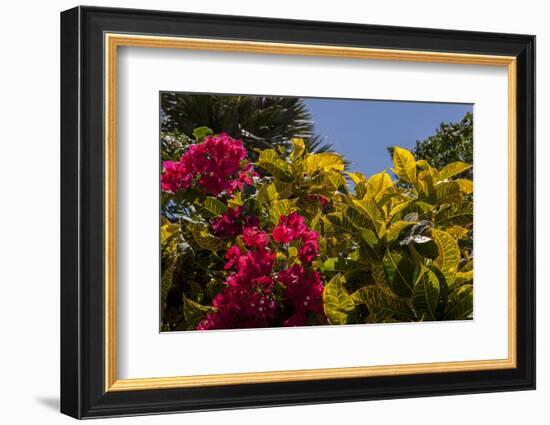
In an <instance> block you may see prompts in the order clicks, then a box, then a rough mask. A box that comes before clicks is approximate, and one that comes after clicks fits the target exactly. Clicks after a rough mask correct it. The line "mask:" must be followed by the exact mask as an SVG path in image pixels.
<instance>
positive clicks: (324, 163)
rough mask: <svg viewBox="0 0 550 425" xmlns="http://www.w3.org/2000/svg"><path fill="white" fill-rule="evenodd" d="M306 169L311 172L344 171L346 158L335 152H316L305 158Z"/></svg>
mask: <svg viewBox="0 0 550 425" xmlns="http://www.w3.org/2000/svg"><path fill="white" fill-rule="evenodd" d="M304 164H305V167H306V171H307V172H308V173H310V174H313V173H315V172H316V171H319V170H322V171H329V170H336V171H344V160H343V159H342V157H341V156H340V155H338V154H335V153H328V152H325V153H315V154H313V155H309V156H308V157H307V158H305V159H304Z"/></svg>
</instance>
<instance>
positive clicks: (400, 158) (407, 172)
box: [393, 146, 416, 184]
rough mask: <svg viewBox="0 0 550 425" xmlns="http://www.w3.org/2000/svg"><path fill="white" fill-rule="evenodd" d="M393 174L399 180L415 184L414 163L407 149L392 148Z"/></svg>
mask: <svg viewBox="0 0 550 425" xmlns="http://www.w3.org/2000/svg"><path fill="white" fill-rule="evenodd" d="M393 172H394V173H395V175H396V176H398V177H399V178H400V179H401V180H403V181H406V182H408V183H411V184H416V161H415V159H414V156H413V155H412V153H410V152H409V151H408V150H407V149H403V148H400V147H399V146H395V147H394V148H393Z"/></svg>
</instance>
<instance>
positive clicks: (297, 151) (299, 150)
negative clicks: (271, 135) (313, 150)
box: [290, 138, 306, 161]
mask: <svg viewBox="0 0 550 425" xmlns="http://www.w3.org/2000/svg"><path fill="white" fill-rule="evenodd" d="M305 150H306V145H305V144H304V141H303V139H299V138H294V139H292V153H291V154H290V159H292V160H293V161H294V160H296V159H299V158H301V157H302V155H303V154H304V151H305Z"/></svg>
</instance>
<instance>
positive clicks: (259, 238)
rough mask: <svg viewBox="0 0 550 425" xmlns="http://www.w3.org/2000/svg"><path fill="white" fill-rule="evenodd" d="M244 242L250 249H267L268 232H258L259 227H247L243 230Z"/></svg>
mask: <svg viewBox="0 0 550 425" xmlns="http://www.w3.org/2000/svg"><path fill="white" fill-rule="evenodd" d="M243 242H244V243H245V245H246V246H247V247H249V248H252V249H258V250H262V249H265V248H266V247H267V244H268V243H269V237H268V236H267V233H266V232H262V231H260V230H258V228H257V227H245V228H244V230H243Z"/></svg>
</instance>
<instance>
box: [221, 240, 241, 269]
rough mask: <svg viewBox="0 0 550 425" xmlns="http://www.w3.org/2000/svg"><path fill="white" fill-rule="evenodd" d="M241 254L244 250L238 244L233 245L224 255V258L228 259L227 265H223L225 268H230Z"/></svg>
mask: <svg viewBox="0 0 550 425" xmlns="http://www.w3.org/2000/svg"><path fill="white" fill-rule="evenodd" d="M241 254H242V252H241V250H240V248H239V247H238V246H237V245H233V246H232V247H231V248H229V249H228V250H227V252H226V253H225V255H224V256H223V258H225V259H226V260H227V263H225V266H224V267H223V268H224V270H228V269H230V268H231V267H233V266H234V265H235V263H236V262H237V260H238V259H239V257H240V256H241Z"/></svg>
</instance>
